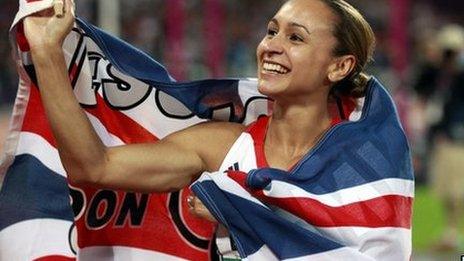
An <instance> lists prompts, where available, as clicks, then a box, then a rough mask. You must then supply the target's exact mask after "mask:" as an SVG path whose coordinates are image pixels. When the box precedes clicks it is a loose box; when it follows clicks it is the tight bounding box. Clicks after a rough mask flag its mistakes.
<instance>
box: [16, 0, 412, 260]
mask: <svg viewBox="0 0 464 261" xmlns="http://www.w3.org/2000/svg"><path fill="white" fill-rule="evenodd" d="M71 6H72V2H71V0H66V3H65V7H64V9H65V10H64V16H63V17H60V18H59V17H55V16H53V15H52V14H50V12H51V11H48V12H47V13H43V14H42V15H40V16H35V17H28V18H26V19H25V21H24V30H25V34H26V37H27V39H28V41H29V45H30V49H31V55H32V59H33V62H34V65H35V69H36V74H37V78H38V83H39V86H40V90H41V95H42V101H43V103H44V106H45V108H46V111H47V115H48V117H49V121H50V124H51V126H52V130H53V133H54V136H55V138H56V140H57V145H58V149H59V153H60V157H61V160H62V162H63V165H64V167H65V169H66V171H67V173H68V177H69V178H70V180H71V182H72V183H75V184H93V185H96V186H99V187H105V188H112V189H123V190H130V191H140V192H166V191H174V190H178V189H181V188H183V187H185V186H188V185H189V184H190V183H191V182H192V181H193V180H195V179H196V178H197V177H199V175H200V174H202V173H203V172H204V171H211V172H212V171H217V170H224V169H226V168H227V167H228V166H227V162H225V161H224V159H225V158H227V157H229V156H230V154H231V153H233V151H229V150H230V149H231V148H233V146H236V145H235V144H236V141H237V139H239V137H240V136H241V134H242V133H244V132H246V131H251V129H255V130H257V131H260V132H261V133H262V134H263V137H262V142H263V153H262V156H263V160H262V162H261V163H259V162H253V163H252V164H251V165H253V164H254V165H255V166H254V167H255V168H256V166H258V167H264V166H269V167H273V168H277V169H282V170H289V169H291V168H292V166H294V165H295V164H297V163H298V162H299V160H300V159H301V158H302V157H303V156H304V155H305V154H306V153H307V152H308V151H309V150H311V149H312V148H313V147H314V146H316V145H317V144H318V141H319V140H320V139H321V138H322V137H323V136H324V134H325V133H326V132H327V131H328V130H329V129H330V128H331V126H333V125H335V124H336V123H337V122H338V120H337V118H336V117H334V116H333V115H332V114H331V112H330V110H329V107H330V106H329V104H330V103H332V102H333V100H334V97H337V96H348V97H352V98H356V97H360V96H362V95H363V94H364V92H365V89H366V85H367V80H368V78H367V77H366V76H365V74H364V73H363V69H364V67H365V66H366V64H367V63H368V62H369V61H370V59H371V57H372V52H373V49H374V35H373V32H372V30H371V28H370V26H369V25H368V23H367V22H366V21H365V20H364V18H363V17H362V16H361V15H360V14H359V12H358V11H356V10H355V9H354V8H353V7H351V6H350V5H349V4H347V3H346V2H344V1H343V0H331V1H330V0H290V1H288V2H286V3H285V4H284V5H283V6H282V8H281V9H280V10H279V11H278V13H277V14H276V15H275V16H274V18H273V19H272V20H271V21H270V22H269V25H268V29H267V35H266V36H265V37H264V39H263V40H262V42H261V43H260V44H259V46H258V48H257V62H258V77H259V91H260V92H261V93H262V94H265V95H267V96H269V97H271V98H273V99H274V101H275V102H274V108H273V115H272V116H271V117H263V118H260V120H258V122H257V123H255V124H252V126H250V127H249V128H248V129H247V127H245V126H242V125H240V124H235V123H219V122H211V123H204V124H199V125H196V126H193V127H191V128H188V129H185V130H182V131H179V132H177V133H174V134H172V135H170V136H168V137H166V138H164V139H163V140H161V141H159V142H157V143H155V144H138V145H127V146H121V147H115V148H107V147H105V146H104V145H103V144H102V142H101V141H100V139H99V138H98V136H97V135H96V134H95V132H94V131H93V129H92V127H91V125H90V123H89V121H88V120H87V118H86V116H85V114H84V113H83V112H82V110H81V108H80V106H79V104H78V102H77V101H76V99H75V97H74V95H73V92H72V88H71V85H70V82H69V79H68V75H67V70H66V65H65V61H64V58H63V53H62V50H61V45H62V43H63V40H64V38H65V36H66V35H67V34H68V32H69V31H70V29H71V27H72V25H73V21H74V16H73V14H72V10H71ZM69 115H73V117H69ZM211 137H218V138H216V139H212V138H211ZM77 140H78V141H79V142H77V143H76V142H75V141H77ZM237 142H239V141H237ZM250 168H252V167H248V169H247V168H245V169H241V170H243V171H248V170H249V169H250ZM126 173H133V174H132V175H130V176H129V175H126ZM192 207H193V212H194V213H197V214H198V215H201V216H205V217H208V213H207V211H206V209H205V208H204V207H203V206H201V204H200V203H199V202H198V200H195V201H194V203H193V204H192ZM366 251H367V250H366ZM406 252H408V251H406ZM370 256H375V255H373V254H372V255H371V254H370ZM407 258H408V257H406V258H405V259H407Z"/></svg>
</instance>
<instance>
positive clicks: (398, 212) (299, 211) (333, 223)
mask: <svg viewBox="0 0 464 261" xmlns="http://www.w3.org/2000/svg"><path fill="white" fill-rule="evenodd" d="M256 194H257V193H255V196H257V197H258V198H260V199H261V200H263V201H265V202H267V203H269V204H272V205H276V206H278V207H281V208H282V209H285V210H287V211H289V212H290V213H292V214H294V215H296V216H298V217H300V218H302V219H304V220H306V221H307V222H308V223H310V224H312V225H314V226H318V227H343V226H356V227H370V228H380V227H402V228H408V229H409V228H411V206H412V202H413V199H412V198H410V197H404V196H397V195H387V196H382V197H378V198H374V199H370V200H366V201H360V202H355V203H351V204H347V205H344V206H339V207H331V206H327V205H325V204H322V203H321V202H319V201H317V200H314V199H308V198H269V197H266V196H264V195H259V196H258V195H256ZM259 194H261V193H259Z"/></svg>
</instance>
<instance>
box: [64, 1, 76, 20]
mask: <svg viewBox="0 0 464 261" xmlns="http://www.w3.org/2000/svg"><path fill="white" fill-rule="evenodd" d="M61 1H62V0H61ZM75 10H76V5H75V4H74V0H65V2H64V12H65V14H66V15H68V14H70V15H72V16H74V15H75Z"/></svg>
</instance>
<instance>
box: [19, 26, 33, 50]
mask: <svg viewBox="0 0 464 261" xmlns="http://www.w3.org/2000/svg"><path fill="white" fill-rule="evenodd" d="M16 28H17V29H16V42H17V43H18V47H19V50H21V52H29V50H30V49H31V48H30V47H29V43H28V42H27V39H26V35H25V34H24V26H23V22H22V21H21V22H19V23H18V25H17V26H16Z"/></svg>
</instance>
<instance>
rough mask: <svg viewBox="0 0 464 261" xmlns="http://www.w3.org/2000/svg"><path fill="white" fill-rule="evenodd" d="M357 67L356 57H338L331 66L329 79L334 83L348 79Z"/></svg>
mask: <svg viewBox="0 0 464 261" xmlns="http://www.w3.org/2000/svg"><path fill="white" fill-rule="evenodd" d="M355 66H356V57H354V55H351V54H350V55H342V56H339V57H336V58H335V59H334V62H333V63H332V64H331V65H330V66H329V71H328V74H327V76H328V78H329V81H331V82H332V83H335V82H339V81H341V80H343V79H344V78H345V77H347V76H348V75H349V74H350V73H351V72H352V71H353V70H354V67H355Z"/></svg>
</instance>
